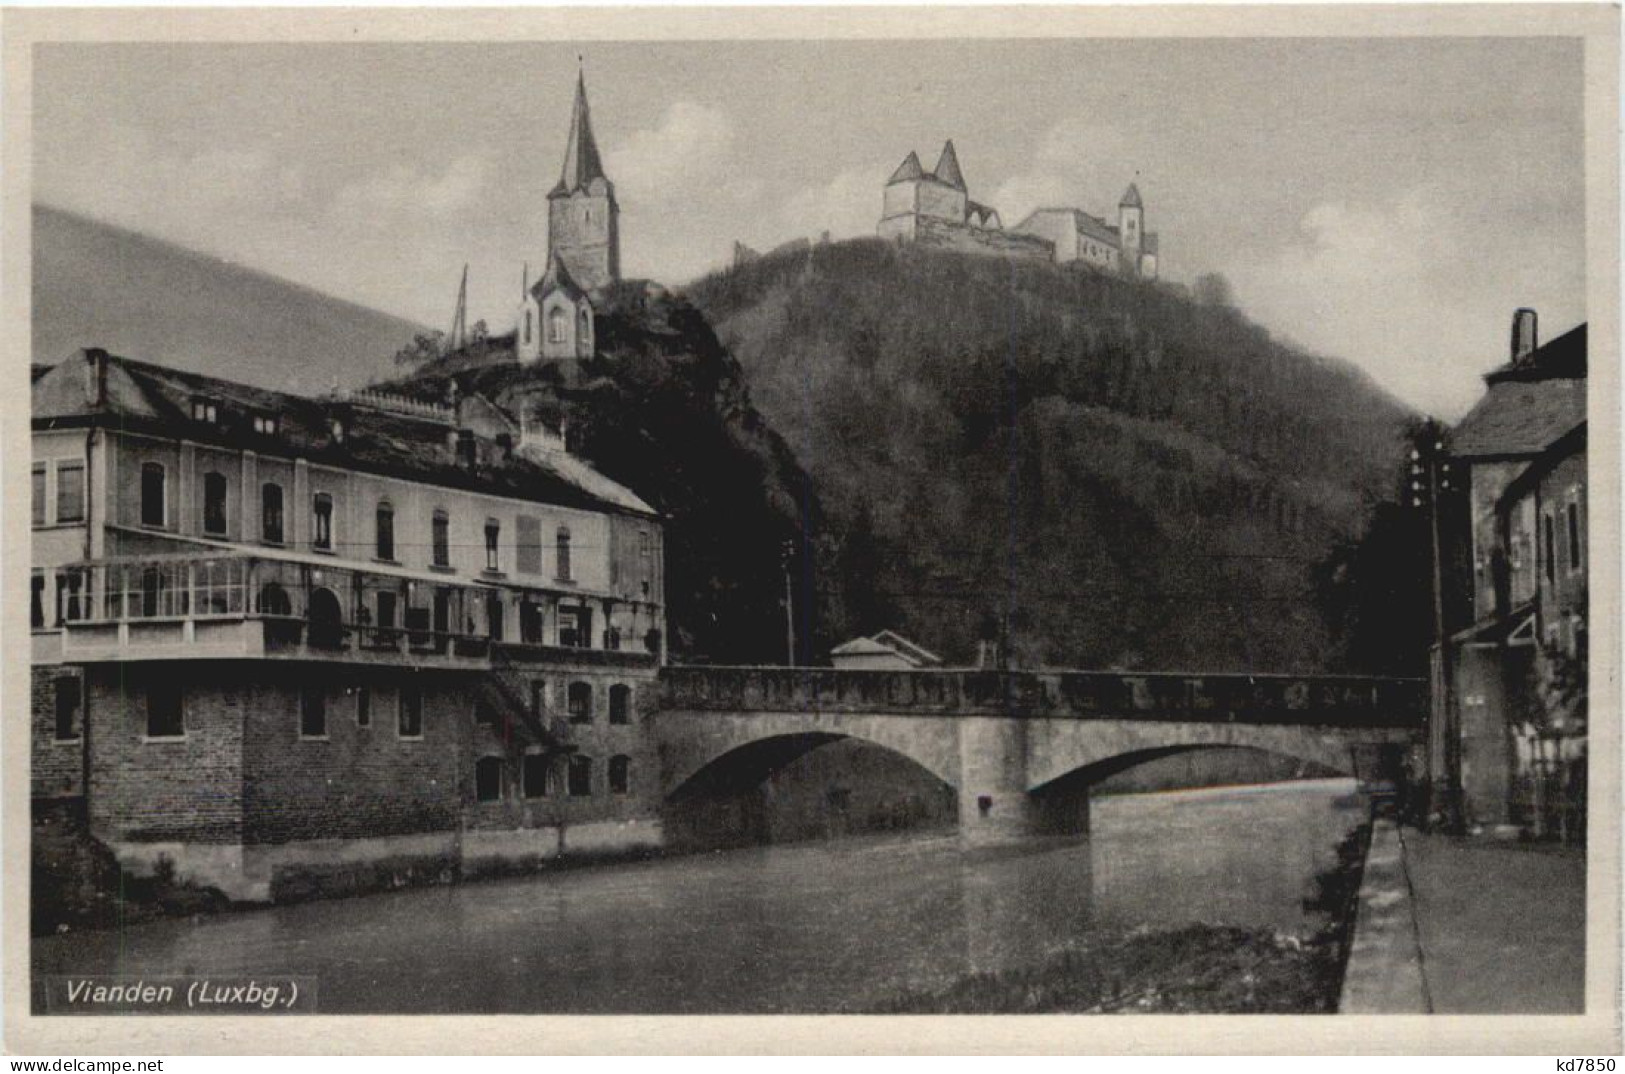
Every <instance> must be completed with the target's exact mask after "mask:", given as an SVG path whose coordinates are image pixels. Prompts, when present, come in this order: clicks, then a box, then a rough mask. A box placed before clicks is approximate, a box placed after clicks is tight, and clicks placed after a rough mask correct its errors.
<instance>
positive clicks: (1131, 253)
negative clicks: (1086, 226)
mask: <svg viewBox="0 0 1625 1074" xmlns="http://www.w3.org/2000/svg"><path fill="white" fill-rule="evenodd" d="M1117 233H1118V235H1119V236H1121V241H1122V243H1123V262H1124V264H1126V265H1136V264H1138V263H1139V260H1140V248H1141V247H1142V246H1144V245H1145V205H1144V204H1143V203H1141V201H1140V188H1139V187H1138V186H1137V185H1135V184H1134V183H1130V184H1129V185H1128V189H1127V190H1125V191H1123V200H1121V201H1119V202H1118V203H1117Z"/></svg>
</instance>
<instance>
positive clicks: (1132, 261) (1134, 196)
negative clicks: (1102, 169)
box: [877, 139, 1157, 279]
mask: <svg viewBox="0 0 1625 1074" xmlns="http://www.w3.org/2000/svg"><path fill="white" fill-rule="evenodd" d="M1117 219H1118V222H1117V225H1116V226H1115V227H1114V226H1113V225H1111V224H1108V223H1106V221H1105V220H1102V219H1101V218H1100V217H1098V216H1091V215H1090V214H1089V213H1086V212H1084V211H1083V210H1082V209H1039V210H1037V211H1036V212H1033V213H1031V214H1029V215H1028V216H1027V218H1026V219H1025V220H1023V221H1022V222H1021V223H1019V224H1017V225H1016V226H1015V227H1014V228H1011V229H1009V230H1006V229H1005V227H1004V222H1003V220H1002V219H1001V218H1000V216H999V211H998V210H997V209H995V208H993V207H991V206H988V205H983V204H981V203H979V202H975V201H972V200H971V198H970V194H969V190H968V188H967V187H966V185H965V174H964V172H963V171H962V170H961V169H960V166H959V154H958V153H956V152H955V151H954V143H953V140H952V139H950V140H949V141H948V142H946V143H945V144H944V145H943V147H942V155H941V156H940V157H939V158H938V159H937V164H936V167H934V168H932V169H931V170H930V171H926V170H925V168H924V166H923V165H921V163H920V158H919V156H918V154H916V153H914V152H913V151H912V150H911V151H910V152H909V154H908V156H906V157H904V158H903V163H902V164H900V165H898V168H897V170H896V171H894V172H893V173H892V175H891V178H890V179H888V180H886V187H885V194H884V198H883V201H882V209H881V216H880V224H879V227H878V228H877V231H878V233H879V234H880V236H881V237H882V238H888V239H895V240H897V241H898V242H924V243H929V244H932V245H937V246H950V247H954V248H957V249H964V250H969V251H973V252H985V253H998V254H1006V255H1013V256H1018V257H1041V258H1045V259H1047V260H1052V261H1055V262H1057V263H1060V264H1065V263H1068V262H1072V261H1081V262H1083V263H1085V264H1088V265H1094V266H1097V267H1099V268H1102V269H1106V270H1109V271H1114V272H1122V273H1124V274H1125V275H1130V276H1138V277H1141V278H1143V279H1156V277H1157V236H1156V235H1155V234H1154V233H1150V232H1147V231H1146V230H1145V205H1144V203H1143V202H1142V201H1141V198H1140V190H1139V187H1138V186H1136V185H1135V184H1132V183H1131V184H1129V188H1128V190H1127V191H1126V192H1125V193H1124V194H1123V197H1122V200H1121V201H1120V202H1119V203H1118V206H1117Z"/></svg>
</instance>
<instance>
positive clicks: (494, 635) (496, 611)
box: [485, 593, 506, 641]
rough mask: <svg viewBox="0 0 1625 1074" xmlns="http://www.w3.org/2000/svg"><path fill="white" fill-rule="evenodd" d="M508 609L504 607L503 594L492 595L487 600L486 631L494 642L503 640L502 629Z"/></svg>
mask: <svg viewBox="0 0 1625 1074" xmlns="http://www.w3.org/2000/svg"><path fill="white" fill-rule="evenodd" d="M505 612H506V609H504V608H503V607H502V594H501V593H491V594H488V595H487V596H486V598H485V629H486V633H487V634H489V635H490V636H491V640H492V641H501V640H502V628H503V627H504V626H506V624H505V623H504V622H503V618H504V615H505Z"/></svg>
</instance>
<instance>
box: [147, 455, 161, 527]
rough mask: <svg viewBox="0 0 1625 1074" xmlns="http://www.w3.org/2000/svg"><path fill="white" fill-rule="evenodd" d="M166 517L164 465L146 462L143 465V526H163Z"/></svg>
mask: <svg viewBox="0 0 1625 1074" xmlns="http://www.w3.org/2000/svg"><path fill="white" fill-rule="evenodd" d="M166 516H167V512H166V511H165V504H164V465H163V463H159V462H144V463H142V464H141V524H142V525H143V526H162V525H163V524H164V519H165V517H166Z"/></svg>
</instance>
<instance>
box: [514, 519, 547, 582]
mask: <svg viewBox="0 0 1625 1074" xmlns="http://www.w3.org/2000/svg"><path fill="white" fill-rule="evenodd" d="M514 537H515V543H514V569H515V570H517V571H519V572H520V573H521V574H541V573H542V520H541V519H539V518H534V517H532V516H530V515H520V516H519V517H518V518H517V519H516V520H515V524H514Z"/></svg>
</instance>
